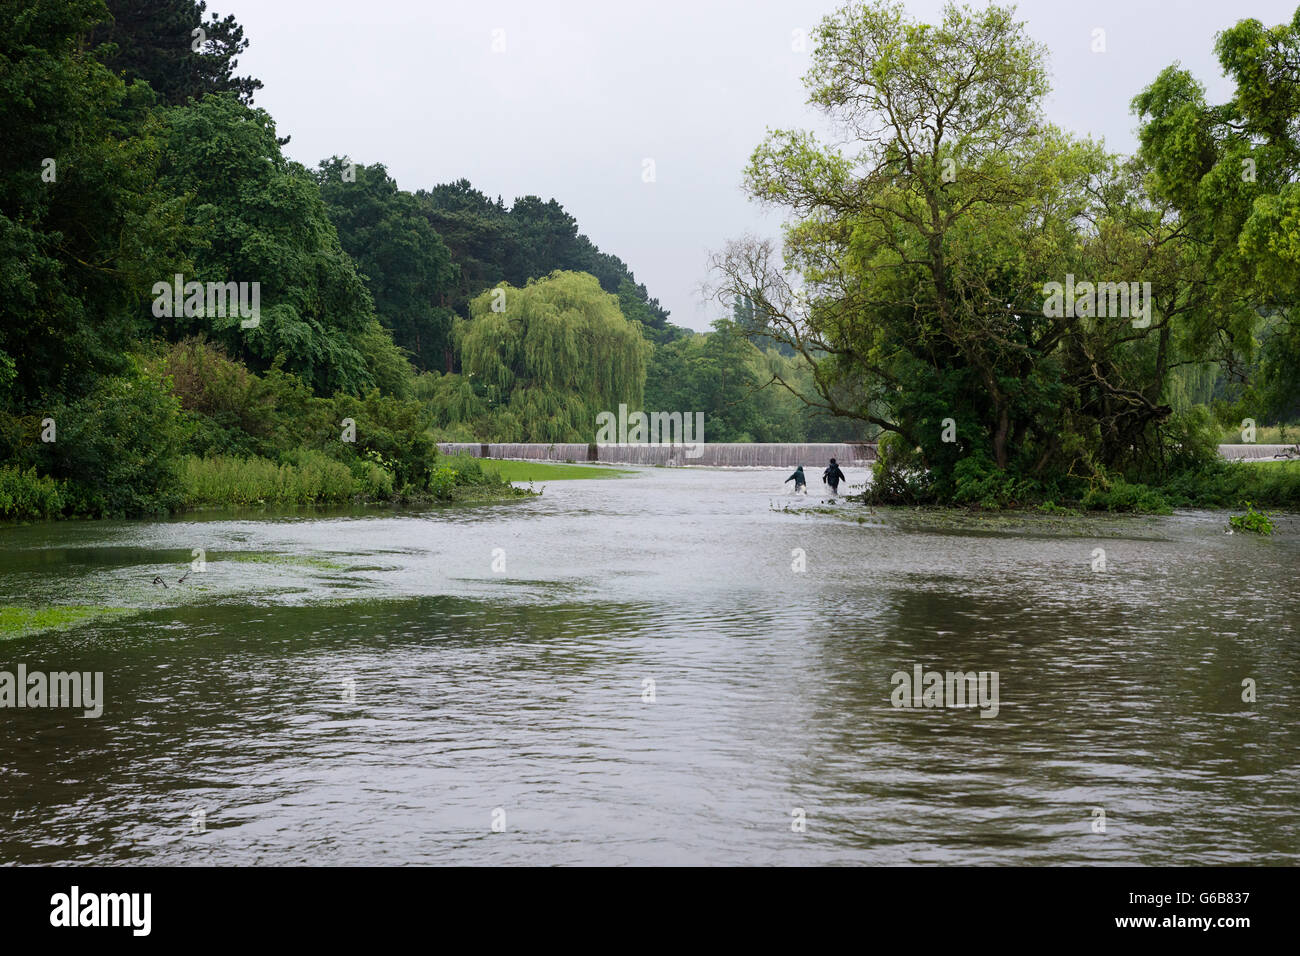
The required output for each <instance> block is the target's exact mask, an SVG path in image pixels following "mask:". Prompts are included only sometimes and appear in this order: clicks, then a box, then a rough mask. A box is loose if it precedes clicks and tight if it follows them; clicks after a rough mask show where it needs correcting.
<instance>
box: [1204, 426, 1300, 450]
mask: <svg viewBox="0 0 1300 956" xmlns="http://www.w3.org/2000/svg"><path fill="white" fill-rule="evenodd" d="M1298 441H1300V424H1296V423H1294V422H1293V423H1291V424H1290V425H1260V426H1258V427H1256V429H1255V444H1256V445H1294V444H1295V443H1296V442H1298ZM1241 443H1242V442H1241V429H1240V428H1230V429H1228V430H1227V431H1225V432H1223V434H1222V435H1221V436H1220V438H1219V444H1220V445H1240V444H1241Z"/></svg>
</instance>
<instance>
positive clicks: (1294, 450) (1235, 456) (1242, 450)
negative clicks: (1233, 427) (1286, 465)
mask: <svg viewBox="0 0 1300 956" xmlns="http://www.w3.org/2000/svg"><path fill="white" fill-rule="evenodd" d="M1219 454H1220V455H1222V456H1223V457H1224V458H1226V459H1228V460H1229V461H1272V460H1273V459H1274V458H1300V445H1220V446H1219Z"/></svg>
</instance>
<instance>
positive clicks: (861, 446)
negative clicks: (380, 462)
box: [438, 442, 1300, 468]
mask: <svg viewBox="0 0 1300 956" xmlns="http://www.w3.org/2000/svg"><path fill="white" fill-rule="evenodd" d="M438 451H440V452H441V453H442V454H444V455H470V456H472V457H474V458H517V459H523V460H525V461H603V462H608V463H610V464H616V465H668V466H689V465H699V466H703V467H710V468H793V467H795V466H796V465H804V466H806V467H807V466H811V467H822V466H824V465H825V464H826V462H827V461H829V460H830V459H832V458H835V459H837V460H838V461H839V463H840V464H841V465H866V464H870V463H871V462H874V461H875V460H876V445H875V443H874V442H803V443H800V442H789V443H787V442H703V443H701V444H698V445H652V444H648V443H643V444H626V445H598V444H596V443H595V442H591V443H590V444H588V443H583V442H555V443H551V444H547V443H546V442H439V443H438ZM688 452H698V457H694V458H692V457H689V456H688ZM1219 454H1220V455H1222V456H1223V457H1224V458H1226V459H1228V460H1229V461H1270V460H1272V459H1275V458H1296V457H1300V445H1220V446H1219Z"/></svg>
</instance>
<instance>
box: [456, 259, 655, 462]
mask: <svg viewBox="0 0 1300 956" xmlns="http://www.w3.org/2000/svg"><path fill="white" fill-rule="evenodd" d="M470 315H471V319H470V321H468V322H464V321H462V322H461V323H459V329H460V332H459V338H460V349H461V362H462V367H463V369H464V374H465V377H466V378H467V379H469V381H470V383H471V385H472V387H473V389H474V391H475V392H476V393H477V394H478V395H479V396H480V398H481V399H482V401H483V402H484V403H485V404H486V406H487V407H488V408H490V409H492V410H494V411H495V412H497V413H498V414H499V415H500V416H501V422H502V424H503V427H504V428H505V430H506V432H507V433H509V432H513V433H514V434H515V435H518V436H519V437H513V438H506V439H505V440H515V441H594V440H595V434H596V415H597V414H598V413H599V412H602V411H614V412H615V413H617V410H618V406H619V405H620V404H627V405H628V406H629V408H632V409H637V408H640V406H641V400H642V396H643V392H644V389H645V368H646V360H647V358H648V353H649V349H650V347H649V345H648V344H647V343H646V342H645V340H644V339H643V338H642V337H641V333H640V331H639V330H638V328H637V326H635V325H633V324H632V323H630V322H628V321H627V319H625V318H624V317H623V315H622V313H621V312H620V311H619V308H618V299H616V298H615V297H614V296H612V295H610V294H609V293H607V292H605V291H603V290H602V289H601V288H600V283H598V282H597V281H596V279H595V277H594V276H591V275H587V274H585V273H578V272H555V273H552V274H551V275H550V276H548V277H547V278H544V279H534V280H532V281H531V282H529V283H528V284H527V285H526V286H524V287H523V288H516V287H514V286H509V285H503V286H501V287H499V290H488V291H486V292H484V293H482V294H481V295H479V296H478V297H477V298H475V299H474V300H473V301H472V302H471V303H470Z"/></svg>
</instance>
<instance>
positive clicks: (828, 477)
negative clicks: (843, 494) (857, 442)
mask: <svg viewBox="0 0 1300 956" xmlns="http://www.w3.org/2000/svg"><path fill="white" fill-rule="evenodd" d="M847 480H848V479H847V478H845V477H844V472H842V471H840V466H839V465H837V464H835V459H834V458H832V459H831V463H830V464H829V465H827V466H826V470H825V471H823V472H822V484H824V485H830V486H831V496H832V497H834V496H835V495H837V494H839V488H840V482H841V481H847Z"/></svg>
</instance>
